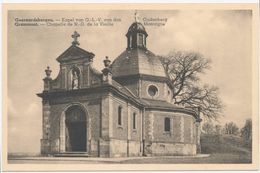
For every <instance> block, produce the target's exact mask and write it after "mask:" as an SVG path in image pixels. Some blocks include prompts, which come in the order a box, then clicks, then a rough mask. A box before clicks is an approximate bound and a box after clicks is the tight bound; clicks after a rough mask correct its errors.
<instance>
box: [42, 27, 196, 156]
mask: <svg viewBox="0 0 260 173" xmlns="http://www.w3.org/2000/svg"><path fill="white" fill-rule="evenodd" d="M147 36H148V34H147V32H146V30H145V28H144V26H143V25H142V24H141V23H139V22H134V23H133V24H132V25H131V26H130V27H129V29H128V32H127V34H126V37H127V48H126V50H125V51H123V52H122V53H121V54H120V55H119V56H118V57H117V58H116V59H115V60H114V62H113V63H112V64H110V60H109V58H108V57H106V59H105V60H104V65H105V67H104V69H103V70H102V72H99V71H98V70H96V69H94V68H93V66H92V64H93V59H94V56H95V55H94V54H93V53H91V52H88V51H86V50H84V49H82V48H80V47H78V45H79V43H78V40H77V37H79V34H78V33H77V32H75V33H74V34H73V35H72V37H73V38H74V41H73V42H72V45H71V46H70V47H69V48H68V49H67V50H66V51H65V52H64V53H62V54H61V55H60V56H59V57H58V58H57V61H58V62H59V63H60V72H59V74H58V76H57V77H56V79H52V78H51V70H50V69H49V67H48V68H47V69H46V70H45V72H46V77H45V78H44V91H43V92H42V93H40V94H38V96H39V97H41V98H42V105H43V121H42V128H43V137H42V139H41V153H42V154H53V155H55V154H79V155H80V154H86V155H90V156H94V157H126V156H145V155H195V154H196V153H197V151H199V150H200V142H199V141H200V127H199V126H200V118H199V116H198V114H197V113H196V111H194V110H191V109H187V108H184V107H180V106H177V105H174V104H173V103H172V99H171V98H172V85H171V82H170V81H169V78H168V76H167V74H166V73H165V70H164V67H163V66H162V64H161V62H160V60H159V59H158V58H157V57H156V56H155V54H153V53H152V52H151V51H149V50H148V49H147V47H146V38H147ZM115 46H116V45H115Z"/></svg>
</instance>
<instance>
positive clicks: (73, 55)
mask: <svg viewBox="0 0 260 173" xmlns="http://www.w3.org/2000/svg"><path fill="white" fill-rule="evenodd" d="M94 56H95V54H93V53H92V52H88V51H86V50H84V49H82V48H80V47H78V46H76V45H71V46H70V47H69V48H68V49H67V50H65V51H64V52H63V53H62V54H61V55H60V56H59V57H58V58H57V61H58V62H66V61H71V60H76V59H82V58H87V59H92V58H94Z"/></svg>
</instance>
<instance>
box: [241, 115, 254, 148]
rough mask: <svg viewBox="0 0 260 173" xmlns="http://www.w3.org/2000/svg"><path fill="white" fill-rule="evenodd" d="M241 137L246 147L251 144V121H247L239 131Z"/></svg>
mask: <svg viewBox="0 0 260 173" xmlns="http://www.w3.org/2000/svg"><path fill="white" fill-rule="evenodd" d="M241 136H242V138H243V139H244V141H245V142H246V144H247V145H249V146H251V144H252V119H247V120H246V122H245V125H244V127H243V128H242V129H241Z"/></svg>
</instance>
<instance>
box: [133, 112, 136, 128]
mask: <svg viewBox="0 0 260 173" xmlns="http://www.w3.org/2000/svg"><path fill="white" fill-rule="evenodd" d="M133 129H136V113H135V112H134V113H133Z"/></svg>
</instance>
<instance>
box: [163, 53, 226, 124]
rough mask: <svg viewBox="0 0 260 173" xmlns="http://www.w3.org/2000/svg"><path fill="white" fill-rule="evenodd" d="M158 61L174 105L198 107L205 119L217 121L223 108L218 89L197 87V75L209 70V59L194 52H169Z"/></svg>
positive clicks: (206, 86) (204, 86)
mask: <svg viewBox="0 0 260 173" xmlns="http://www.w3.org/2000/svg"><path fill="white" fill-rule="evenodd" d="M160 59H161V61H162V63H163V66H164V68H165V70H166V72H167V74H168V76H169V78H170V80H171V84H172V86H173V90H172V92H173V100H174V103H175V104H181V105H184V106H189V107H194V108H198V107H200V110H201V113H202V114H203V115H204V116H205V117H207V118H209V119H217V117H218V116H219V115H220V114H221V112H222V108H223V104H222V102H221V100H220V98H219V96H218V95H219V94H218V88H217V87H215V86H209V85H203V86H200V85H199V81H200V78H199V75H200V74H203V73H204V72H205V70H206V69H209V68H210V62H211V61H210V59H207V58H204V57H203V56H202V55H201V54H199V53H194V52H171V53H170V54H169V55H168V56H160Z"/></svg>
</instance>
